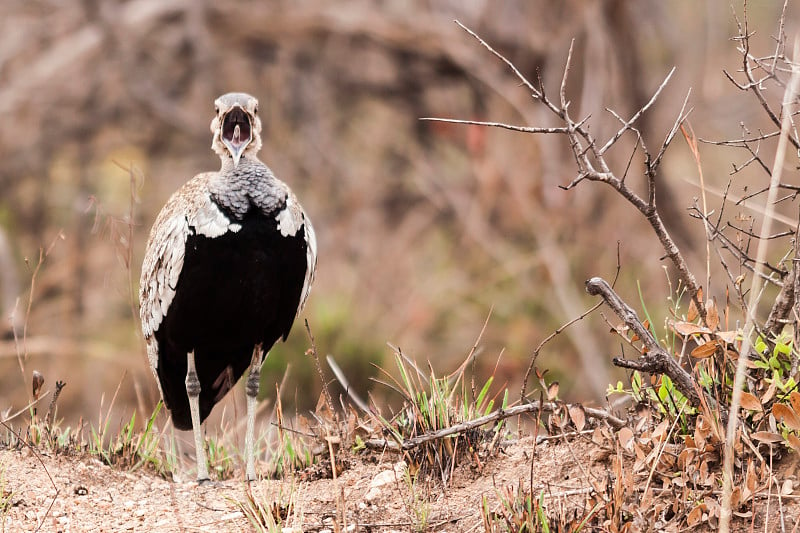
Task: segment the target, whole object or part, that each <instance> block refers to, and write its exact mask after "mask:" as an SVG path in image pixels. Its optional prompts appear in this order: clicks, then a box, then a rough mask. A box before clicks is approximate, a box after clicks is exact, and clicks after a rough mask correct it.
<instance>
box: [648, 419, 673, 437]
mask: <svg viewBox="0 0 800 533" xmlns="http://www.w3.org/2000/svg"><path fill="white" fill-rule="evenodd" d="M668 427H669V420H667V419H666V418H665V419H664V420H663V421H662V422H661V423H660V424H658V425H657V426H656V427H654V428H653V435H652V437H653V439H655V440H658V441H659V442H661V441H663V440H664V439H666V438H667V428H668Z"/></svg>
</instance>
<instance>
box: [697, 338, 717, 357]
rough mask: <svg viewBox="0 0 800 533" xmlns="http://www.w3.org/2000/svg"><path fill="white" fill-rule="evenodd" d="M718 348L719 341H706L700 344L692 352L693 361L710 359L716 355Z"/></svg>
mask: <svg viewBox="0 0 800 533" xmlns="http://www.w3.org/2000/svg"><path fill="white" fill-rule="evenodd" d="M718 347H719V341H708V342H707V343H705V344H701V345H700V346H698V347H697V348H695V349H694V350H692V353H691V355H692V357H694V358H695V359H705V358H706V357H711V356H712V355H714V354H715V353H717V348H718Z"/></svg>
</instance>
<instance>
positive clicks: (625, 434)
mask: <svg viewBox="0 0 800 533" xmlns="http://www.w3.org/2000/svg"><path fill="white" fill-rule="evenodd" d="M617 439H619V443H620V444H621V445H622V447H623V448H625V449H628V450H629V449H630V448H629V447H628V445H629V444H630V442H631V440H632V439H633V431H632V430H631V428H629V427H627V426H625V427H623V428H621V429H620V430H619V431H618V432H617Z"/></svg>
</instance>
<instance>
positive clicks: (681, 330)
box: [670, 322, 711, 336]
mask: <svg viewBox="0 0 800 533" xmlns="http://www.w3.org/2000/svg"><path fill="white" fill-rule="evenodd" d="M670 327H671V328H672V330H673V331H674V332H675V333H677V334H678V335H683V336H686V335H697V334H699V333H711V330H710V329H708V328H707V327H704V326H698V325H697V324H693V323H691V322H670Z"/></svg>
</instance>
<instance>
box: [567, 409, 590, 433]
mask: <svg viewBox="0 0 800 533" xmlns="http://www.w3.org/2000/svg"><path fill="white" fill-rule="evenodd" d="M569 417H570V418H571V419H572V423H573V424H575V427H576V428H577V430H578V431H583V428H584V427H585V426H586V413H585V412H584V410H583V406H582V405H580V404H575V405H570V406H569Z"/></svg>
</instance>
